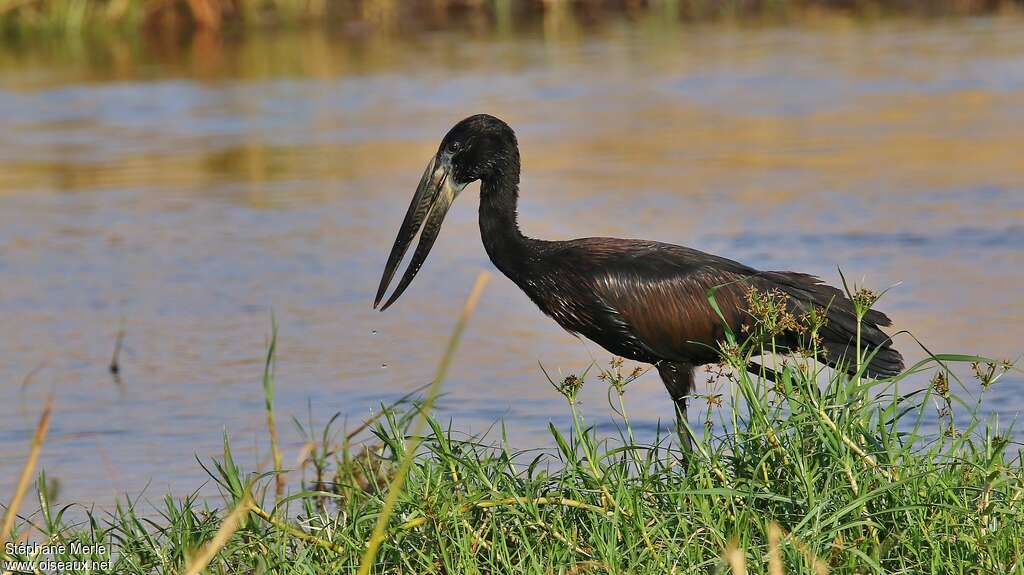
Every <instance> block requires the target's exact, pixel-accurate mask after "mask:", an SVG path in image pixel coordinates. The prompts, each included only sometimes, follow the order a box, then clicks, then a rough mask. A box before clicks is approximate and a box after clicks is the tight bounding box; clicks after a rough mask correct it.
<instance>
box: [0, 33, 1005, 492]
mask: <svg viewBox="0 0 1024 575" xmlns="http://www.w3.org/2000/svg"><path fill="white" fill-rule="evenodd" d="M0 110H2V111H3V113H2V114H0V278H2V288H0V318H2V319H3V325H4V329H3V331H2V334H0V385H2V386H3V398H4V400H3V401H2V402H0V420H2V421H3V422H4V424H3V426H2V428H0V462H2V467H3V469H4V470H5V471H4V473H3V476H2V477H0V492H4V493H6V492H8V491H9V485H10V484H11V483H12V482H13V477H12V476H13V473H12V471H13V470H14V469H15V468H17V467H19V466H20V464H21V461H22V458H23V456H24V453H25V450H26V447H27V444H28V441H29V438H30V436H31V432H32V429H33V428H34V426H35V420H36V417H37V415H38V410H39V406H40V403H41V398H43V397H44V396H45V394H46V392H47V390H49V389H53V390H55V392H56V414H55V417H54V421H53V424H52V427H51V434H50V440H49V441H48V443H47V444H46V446H45V448H44V451H43V456H42V465H43V466H44V467H45V469H46V470H47V473H48V474H49V475H50V476H53V477H58V478H60V480H61V485H62V494H61V498H62V499H63V500H65V501H67V500H81V501H97V502H100V503H101V504H104V503H105V502H109V501H112V499H113V497H114V496H115V495H116V494H118V493H122V492H128V493H133V494H134V493H138V492H139V490H141V489H142V488H143V486H145V485H146V483H147V482H148V481H150V480H152V485H151V487H150V491H149V493H150V494H160V493H162V492H163V490H164V489H166V488H167V487H168V486H169V487H170V489H172V490H173V491H174V492H176V493H178V494H184V493H187V492H189V491H192V490H193V489H196V488H197V487H199V486H200V485H201V484H202V482H203V480H204V478H205V475H204V474H203V472H202V470H201V469H200V468H199V467H198V466H197V465H196V464H195V461H194V455H199V456H200V457H201V458H204V459H206V458H208V457H210V456H212V455H214V454H215V453H217V452H218V450H219V448H220V442H221V432H222V430H223V429H224V428H226V429H227V430H228V431H229V433H230V434H231V436H232V438H233V441H234V443H235V446H236V449H237V451H238V454H239V457H240V458H242V459H244V460H246V461H248V462H250V465H252V464H253V462H254V461H256V460H259V459H263V458H264V457H265V454H266V451H267V449H266V445H265V441H264V435H265V433H264V429H263V426H264V415H263V404H262V401H263V400H262V391H261V387H260V385H259V381H260V375H261V371H262V362H263V355H264V353H265V346H266V343H267V340H268V337H269V333H270V329H271V317H272V316H273V317H275V318H276V321H277V323H278V324H279V329H280V332H279V338H280V341H279V347H280V350H279V351H280V354H279V363H278V388H277V389H278V403H277V410H278V413H279V416H278V419H279V421H281V422H282V428H283V433H284V435H285V438H286V440H287V441H286V457H292V456H293V454H294V453H297V452H298V446H299V437H298V434H297V433H296V432H294V430H293V428H292V427H291V426H290V424H289V419H290V417H291V416H296V417H298V418H300V419H302V420H306V419H307V418H308V415H307V414H308V413H310V412H311V413H312V416H313V418H314V419H316V420H317V421H319V422H320V423H323V422H324V421H326V420H327V419H328V418H329V417H330V416H331V415H332V414H333V413H335V412H338V411H340V412H343V413H345V414H347V415H348V417H349V419H350V421H354V420H359V419H361V418H363V417H365V416H367V415H368V414H369V413H370V412H371V410H373V409H374V408H375V407H376V406H377V405H378V404H379V402H381V401H388V400H392V399H394V398H396V397H398V396H400V395H402V394H403V393H405V392H407V391H409V390H411V389H413V388H415V387H417V386H419V385H421V384H422V383H424V382H426V381H427V380H428V379H429V377H430V376H431V375H432V373H433V370H434V366H435V363H436V360H437V359H438V357H439V356H440V352H441V349H442V347H443V345H444V342H445V340H446V338H447V336H448V333H449V331H450V328H451V326H452V324H453V322H454V318H455V316H456V314H457V311H458V309H459V308H460V307H461V304H462V300H463V298H464V297H465V295H466V293H467V292H468V289H469V286H470V284H471V283H472V280H473V278H474V276H475V275H476V274H477V273H478V272H479V270H482V269H492V267H491V265H490V262H489V261H488V260H487V257H486V254H485V253H484V250H483V248H482V246H481V244H480V241H479V231H478V229H477V225H476V197H475V195H476V194H475V191H476V187H475V186H473V187H471V188H469V189H468V190H467V192H465V193H464V194H463V195H462V197H461V198H460V200H459V201H458V202H457V203H456V206H455V207H454V208H453V211H452V213H451V215H450V216H449V218H448V222H447V225H446V226H445V228H444V230H443V232H442V234H441V238H440V239H439V240H438V242H437V245H436V247H435V249H434V251H433V253H432V254H431V256H430V258H429V260H428V262H427V264H426V266H425V267H424V269H423V271H422V272H421V273H420V275H419V277H418V278H417V280H416V282H415V283H414V284H413V285H412V287H411V288H410V290H409V291H408V292H407V294H406V295H405V296H404V297H403V298H402V299H401V300H400V301H399V302H398V303H397V304H396V305H395V306H394V307H392V308H391V309H390V310H388V312H387V313H384V314H381V313H378V312H375V311H373V310H372V309H371V302H372V299H373V293H374V291H375V289H376V284H377V281H378V279H379V277H380V273H381V271H382V267H383V263H384V260H385V258H386V255H387V251H388V249H389V248H390V245H391V241H392V240H393V237H394V234H395V232H396V231H397V228H398V224H399V222H400V220H401V217H402V216H403V214H404V211H405V208H406V206H407V202H408V200H409V197H410V195H411V193H412V191H413V188H414V186H415V184H416V182H417V180H418V178H419V175H420V173H421V171H422V169H423V166H424V164H425V163H426V161H427V160H428V159H429V157H430V155H431V154H432V153H433V151H434V149H435V148H436V146H437V142H438V141H439V139H440V137H441V136H442V135H443V134H444V132H445V131H446V130H447V129H448V128H449V127H450V126H451V124H453V123H454V122H455V121H457V120H459V119H461V118H462V117H464V116H466V115H469V114H471V113H477V112H489V113H492V114H495V115H498V116H501V117H502V118H504V119H506V120H507V121H508V122H509V123H510V124H512V126H513V127H514V128H516V130H517V132H518V135H519V141H520V144H521V146H522V153H523V163H524V173H523V178H522V201H521V210H522V215H521V218H520V220H521V222H522V225H523V229H524V231H525V232H526V233H528V234H530V235H535V236H538V237H544V238H570V237H577V236H585V235H620V236H631V237H645V238H651V239H659V240H662V241H668V242H674V243H681V244H685V245H689V246H693V247H697V248H700V249H703V250H706V251H711V252H715V253H719V254H722V255H726V256H728V257H731V258H734V259H738V260H741V261H743V262H745V263H748V264H750V265H753V266H756V267H761V268H769V269H795V270H801V271H808V272H812V273H816V274H819V275H821V276H822V277H824V278H826V279H827V280H828V281H830V282H832V283H836V282H838V274H837V272H836V267H837V266H839V265H841V266H842V267H843V270H844V272H845V273H846V274H847V275H848V276H850V277H853V278H857V279H859V278H866V280H867V282H868V283H869V284H870V285H872V286H875V287H879V288H884V287H886V286H889V285H892V284H896V283H899V284H900V285H899V287H897V288H895V289H893V290H892V291H891V293H890V294H889V295H887V296H886V298H885V299H884V300H883V304H882V306H881V307H882V308H884V309H885V310H886V311H887V312H889V313H890V315H891V316H892V317H893V319H894V321H895V322H896V324H897V326H898V327H899V328H901V329H907V330H909V331H911V332H913V333H914V334H915V335H916V336H917V337H919V338H920V339H921V340H922V341H923V342H925V343H926V344H927V345H928V346H929V347H930V349H932V350H934V351H956V352H964V353H981V354H986V355H989V356H996V357H1008V358H1016V357H1018V356H1019V354H1020V353H1021V352H1022V351H1024V345H1022V340H1024V337H1022V336H1024V327H1022V326H1024V303H1022V302H1024V297H1022V295H1024V290H1022V288H1021V285H1022V284H1024V161H1022V160H1021V149H1022V147H1024V132H1022V130H1021V126H1024V21H1022V20H1020V19H1015V18H1010V17H1005V18H998V19H992V20H989V19H972V20H966V19H965V20H956V21H948V22H947V21H930V22H915V21H885V22H872V23H861V22H853V21H847V20H821V21H814V22H809V23H802V24H798V25H791V26H770V27H762V26H743V25H736V24H717V25H698V26H691V27H680V26H667V25H662V24H658V23H647V22H644V21H639V22H627V21H625V20H623V21H610V22H606V23H604V24H603V25H601V26H598V27H596V28H594V29H580V28H571V29H568V30H561V31H557V30H554V29H552V28H551V27H549V26H547V25H538V26H537V27H536V28H530V27H526V28H525V29H523V30H519V31H515V32H508V33H501V34H497V33H490V32H486V33H485V32H481V31H477V30H475V29H473V28H467V29H462V30H453V31H441V32H434V33H424V34H419V35H415V36H407V37H405V36H403V37H398V38H387V37H376V36H354V37H353V36H347V35H335V34H321V33H304V34H281V35H275V36H269V37H261V38H253V39H248V40H245V41H227V40H211V39H207V38H202V37H198V38H197V39H195V40H194V41H193V42H192V43H191V44H190V45H187V46H186V47H185V49H184V50H170V49H167V48H166V47H162V46H161V45H159V44H158V43H155V44H150V43H146V42H141V43H133V42H126V43H118V42H116V41H114V42H106V43H98V42H97V43H92V42H83V43H74V42H71V41H55V42H54V43H49V44H46V45H42V46H31V47H30V46H9V47H7V48H5V49H3V50H2V52H0ZM122 326H123V329H124V333H125V339H124V351H123V353H122V357H121V360H122V376H121V381H120V383H118V382H115V381H113V380H112V378H111V376H110V374H109V373H108V372H107V364H108V363H109V361H110V356H111V352H112V349H113V347H114V341H115V339H116V334H117V332H118V330H119V329H120V328H121V327H122ZM897 341H898V342H899V344H900V347H901V349H902V350H903V351H904V353H905V354H906V355H907V356H908V357H909V358H911V359H917V358H920V357H921V356H922V352H921V351H920V348H918V347H917V345H916V344H915V343H914V341H913V340H912V339H911V338H909V337H907V336H899V337H898V338H897ZM591 358H594V359H597V360H598V361H602V362H604V361H606V360H607V359H608V355H607V354H606V353H605V352H604V351H603V350H601V349H600V348H598V347H597V346H596V345H594V344H590V343H587V342H582V341H580V340H577V339H575V338H573V337H572V336H570V335H568V334H566V333H564V332H562V331H561V330H560V329H559V328H558V327H557V326H556V325H555V324H554V323H553V322H552V321H551V320H549V319H547V318H545V317H544V316H543V315H542V314H541V313H540V312H539V311H537V310H536V309H535V308H534V307H533V304H531V303H530V302H529V300H528V299H527V298H526V297H525V296H524V295H522V294H521V293H519V292H518V290H517V288H516V287H515V286H514V285H513V284H512V283H511V282H510V281H508V280H506V279H505V278H504V277H501V276H498V277H495V278H494V281H492V282H491V284H490V286H489V287H488V288H487V291H486V293H485V295H484V297H483V299H482V301H481V303H480V306H479V309H478V311H477V313H476V315H475V316H474V317H473V319H472V321H471V324H470V327H469V329H468V331H467V333H466V337H465V338H464V340H463V343H462V347H461V349H460V351H459V353H458V355H457V358H456V362H455V365H454V367H453V369H452V373H451V377H450V379H449V381H448V382H447V384H446V391H447V392H448V395H447V397H446V398H445V399H444V401H443V413H442V416H443V417H451V418H453V419H454V424H453V425H454V426H455V427H456V428H457V429H460V430H463V431H465V432H467V433H479V432H483V431H486V430H487V429H488V428H489V427H490V426H491V425H492V424H494V422H496V421H498V420H499V419H503V420H504V422H505V424H506V425H507V427H508V429H509V433H510V436H511V439H512V441H513V442H515V443H517V444H520V445H536V444H538V443H544V442H546V441H547V440H546V434H547V432H546V427H547V425H546V424H547V422H548V421H555V422H556V423H558V424H559V425H563V424H564V423H565V422H566V420H567V416H566V414H565V409H564V404H563V403H562V402H561V401H560V398H558V397H557V396H556V395H555V394H554V392H553V391H552V390H551V389H550V387H549V385H548V383H547V382H546V380H545V379H544V377H543V375H542V374H541V372H540V370H539V368H538V365H537V364H538V361H540V362H543V364H544V365H545V367H546V368H547V369H548V370H549V371H557V370H559V369H561V370H563V372H564V371H579V370H581V369H583V368H584V367H586V365H587V364H588V363H589V362H590V361H591ZM1022 385H1024V381H1022V380H1021V378H1020V377H1019V376H1011V377H1010V378H1008V379H1005V380H1003V382H1002V383H1000V384H999V385H997V386H996V387H995V388H994V389H993V390H992V391H991V392H990V393H991V395H990V396H989V403H988V404H987V405H989V406H990V408H991V409H994V410H995V411H998V412H999V414H1000V416H1001V417H1002V418H1003V420H1004V421H1008V420H1012V419H1013V418H1014V417H1017V416H1018V415H1019V414H1020V413H1021V411H1022V410H1024V400H1022V399H1021V398H1022V397H1024V394H1022V389H1024V387H1022ZM627 401H628V404H629V406H630V410H631V413H632V417H633V419H634V421H636V422H638V424H639V425H641V426H647V427H648V428H653V426H654V425H655V424H656V422H657V421H658V419H659V418H662V419H667V418H669V417H670V415H671V408H670V407H669V405H668V404H667V402H666V397H665V394H664V391H663V390H662V387H661V383H660V382H659V381H658V380H657V378H656V377H653V376H651V375H648V376H645V377H643V378H642V379H641V380H640V382H638V383H636V384H634V385H633V387H632V388H631V391H630V393H629V394H628V395H627ZM583 405H584V409H585V410H587V411H588V412H590V413H592V414H594V415H595V416H603V415H604V414H607V412H608V410H607V408H606V403H605V396H604V390H603V389H600V386H599V385H596V384H595V385H591V386H589V387H588V388H586V389H585V392H584V399H583Z"/></svg>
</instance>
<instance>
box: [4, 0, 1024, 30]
mask: <svg viewBox="0 0 1024 575" xmlns="http://www.w3.org/2000/svg"><path fill="white" fill-rule="evenodd" d="M1022 6H1024V2H1022V1H1021V0H0V27H2V30H3V32H4V33H5V34H6V35H7V36H8V37H10V36H15V37H16V36H18V35H21V34H26V33H36V32H39V31H50V32H63V33H78V32H86V31H88V32H89V33H93V32H95V31H103V32H109V31H112V30H121V31H131V32H133V33H139V32H141V33H155V32H161V33H168V32H178V33H191V32H194V31H205V32H211V31H213V32H217V33H238V32H242V31H245V30H253V29H257V30H258V29H267V28H282V27H302V26H311V25H322V26H330V27H332V29H340V30H342V31H343V32H345V33H348V34H357V35H358V34H367V33H373V32H390V33H406V32H410V31H414V30H423V29H427V30H430V29H445V28H449V27H451V26H453V25H465V26H472V27H477V28H483V29H487V30H493V31H498V32H501V31H508V30H510V29H512V28H513V27H515V26H518V25H529V24H530V23H534V22H536V21H541V22H543V25H544V26H545V27H548V26H559V25H564V23H566V22H572V23H573V24H574V25H580V26H586V25H594V24H597V23H599V22H600V21H601V19H602V18H604V17H606V16H608V15H609V14H612V13H615V14H621V13H623V12H624V13H626V14H627V15H630V16H636V17H642V16H643V17H647V16H650V13H651V12H654V13H655V15H656V16H657V17H658V18H660V19H663V20H665V21H675V22H686V21H705V20H726V19H767V20H786V19H791V18H795V17H806V16H807V15H808V14H816V13H823V12H824V13H830V12H839V13H845V14H850V15H854V16H857V17H863V18H876V17H888V16H893V15H901V14H910V15H915V16H929V17H936V16H949V15H971V14H989V13H994V12H1000V11H1014V12H1018V11H1020V9H1021V7H1022Z"/></svg>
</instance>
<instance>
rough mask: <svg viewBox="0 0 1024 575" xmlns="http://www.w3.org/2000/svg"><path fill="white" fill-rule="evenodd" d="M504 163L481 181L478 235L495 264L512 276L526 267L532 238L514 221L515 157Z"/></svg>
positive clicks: (517, 194)
mask: <svg viewBox="0 0 1024 575" xmlns="http://www.w3.org/2000/svg"><path fill="white" fill-rule="evenodd" d="M507 164H508V165H506V166H502V168H501V169H498V170H496V174H495V175H494V176H492V177H489V178H487V179H485V180H483V181H482V182H481V184H480V237H481V238H482V239H483V242H484V249H486V250H487V255H488V256H489V257H490V258H491V261H492V262H494V265H495V266H496V267H497V268H498V269H499V270H501V272H502V273H504V274H505V275H506V276H508V277H510V278H512V279H513V280H515V279H516V276H517V275H522V272H523V271H524V270H525V267H526V265H527V263H528V261H529V256H530V250H531V247H532V244H533V240H531V239H530V238H527V237H526V236H524V235H523V233H522V232H520V231H519V222H518V221H517V214H516V207H517V204H518V202H519V161H518V157H514V158H512V159H511V160H510V161H509V162H507ZM517 272H518V273H517Z"/></svg>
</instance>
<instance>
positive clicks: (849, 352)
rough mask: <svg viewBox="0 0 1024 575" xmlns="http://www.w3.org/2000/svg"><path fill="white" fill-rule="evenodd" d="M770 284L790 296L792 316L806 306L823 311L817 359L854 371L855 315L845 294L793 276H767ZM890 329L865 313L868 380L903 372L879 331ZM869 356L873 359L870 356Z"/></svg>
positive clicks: (862, 332) (889, 343)
mask: <svg viewBox="0 0 1024 575" xmlns="http://www.w3.org/2000/svg"><path fill="white" fill-rule="evenodd" d="M766 275H768V276H769V277H770V279H771V280H773V281H772V283H773V284H775V285H776V286H777V287H778V288H779V289H781V290H782V291H783V292H785V293H786V294H788V295H789V296H790V302H791V304H790V305H791V306H792V307H793V310H792V311H794V312H797V313H801V314H802V313H805V312H807V311H809V309H810V306H814V307H816V308H819V309H824V310H825V314H826V319H827V321H826V322H825V325H824V326H822V327H821V328H820V330H819V331H818V334H819V336H820V338H821V341H820V343H819V345H820V347H821V348H823V349H824V353H823V355H824V357H822V358H821V359H822V360H823V361H824V362H825V363H827V364H828V365H830V366H832V367H836V366H838V365H843V366H845V368H846V369H847V371H850V372H851V373H852V372H854V371H856V369H857V314H856V312H855V310H854V307H853V302H852V301H850V299H849V298H848V297H846V294H844V293H843V292H842V291H840V290H838V289H836V288H834V287H832V286H830V285H827V284H825V283H823V282H822V281H821V280H820V279H818V278H817V277H814V276H812V275H808V274H801V273H796V272H768V273H767V274H766ZM889 325H892V321H891V320H890V319H889V317H888V316H886V315H885V314H884V313H882V312H880V311H876V310H869V311H868V312H867V313H866V314H865V315H864V318H863V319H862V320H861V322H860V339H861V349H862V352H864V353H866V355H867V357H869V358H870V359H869V360H868V364H867V369H866V370H865V371H866V373H867V375H868V376H869V377H888V376H892V375H896V374H898V373H900V372H901V371H903V356H902V355H900V352H898V351H896V349H894V348H893V347H892V339H891V338H890V337H889V335H888V334H886V333H885V332H883V331H882V330H881V327H884V326H889ZM872 354H873V355H872Z"/></svg>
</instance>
